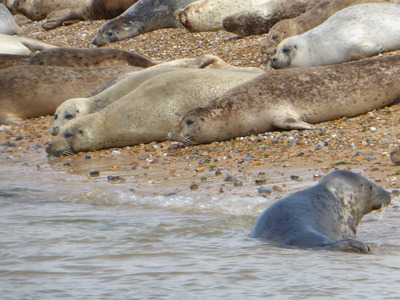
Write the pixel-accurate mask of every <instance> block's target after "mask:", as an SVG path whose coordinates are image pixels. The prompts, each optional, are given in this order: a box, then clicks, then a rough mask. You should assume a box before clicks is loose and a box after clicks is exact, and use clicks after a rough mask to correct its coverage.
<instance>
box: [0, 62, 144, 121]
mask: <svg viewBox="0 0 400 300" xmlns="http://www.w3.org/2000/svg"><path fill="white" fill-rule="evenodd" d="M141 69H142V68H138V67H105V68H63V67H53V66H20V67H14V68H8V69H5V70H2V71H0V90H1V93H0V123H3V124H4V123H11V122H16V121H19V120H21V119H23V118H32V117H39V116H45V115H52V114H54V112H55V110H56V108H57V107H58V106H59V105H60V104H61V103H62V102H63V101H65V100H67V99H69V98H71V97H84V96H86V95H87V94H89V93H90V92H91V91H92V90H94V89H96V88H98V87H99V86H101V85H102V84H104V83H106V82H107V81H109V80H111V79H112V78H114V77H116V76H120V75H121V74H122V73H124V72H125V73H129V72H133V71H137V70H141Z"/></svg>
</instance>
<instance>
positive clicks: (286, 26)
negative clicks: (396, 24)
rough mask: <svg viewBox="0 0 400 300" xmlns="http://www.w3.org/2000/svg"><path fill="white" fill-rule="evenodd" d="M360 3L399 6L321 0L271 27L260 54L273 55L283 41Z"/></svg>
mask: <svg viewBox="0 0 400 300" xmlns="http://www.w3.org/2000/svg"><path fill="white" fill-rule="evenodd" d="M362 3H395V4H400V0H323V1H321V2H320V3H319V4H317V5H315V6H314V7H313V8H311V9H310V10H309V11H307V12H305V13H304V14H302V15H300V16H298V17H296V18H293V19H285V20H282V21H280V22H278V23H277V24H275V25H274V26H272V28H271V30H270V31H269V32H268V35H267V37H266V39H265V40H264V41H263V42H262V44H261V52H262V53H264V54H267V55H273V54H274V50H275V48H276V46H278V44H279V43H280V42H282V41H283V40H284V39H286V38H288V37H291V36H294V35H299V34H302V33H304V32H306V31H308V30H310V29H312V28H314V27H317V26H318V25H320V24H321V23H323V22H324V21H325V20H326V19H328V18H329V17H330V16H332V15H333V14H334V13H336V12H338V11H340V10H342V9H343V8H346V7H348V6H352V5H356V4H362Z"/></svg>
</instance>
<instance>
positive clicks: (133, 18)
mask: <svg viewBox="0 0 400 300" xmlns="http://www.w3.org/2000/svg"><path fill="white" fill-rule="evenodd" d="M190 2H193V0H140V1H138V2H137V3H136V4H134V5H132V6H131V7H130V8H129V9H128V10H126V11H125V12H124V13H123V14H122V15H120V16H119V17H117V18H115V19H112V20H110V21H108V22H106V23H105V24H104V25H103V26H102V27H101V28H100V29H99V31H98V33H97V36H96V37H95V38H94V39H93V40H92V44H95V45H97V46H103V45H105V44H109V43H112V42H116V41H120V40H124V39H127V38H130V37H134V36H137V35H139V34H142V33H145V32H149V31H153V30H156V29H160V28H168V27H171V28H173V27H178V22H177V21H175V19H174V12H175V10H177V9H178V8H180V7H183V6H185V5H186V4H188V3H190Z"/></svg>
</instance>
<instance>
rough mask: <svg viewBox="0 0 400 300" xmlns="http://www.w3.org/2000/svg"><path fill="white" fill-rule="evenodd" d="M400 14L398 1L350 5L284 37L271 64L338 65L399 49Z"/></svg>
mask: <svg viewBox="0 0 400 300" xmlns="http://www.w3.org/2000/svg"><path fill="white" fill-rule="evenodd" d="M399 15H400V5H397V4H388V3H370V4H358V5H354V6H350V7H347V8H345V9H343V10H341V11H339V12H337V13H336V14H334V15H332V16H331V17H330V18H329V19H328V20H326V21H325V22H324V23H322V24H321V25H319V26H317V27H315V28H313V29H311V30H309V31H307V32H305V33H303V34H301V35H297V36H292V37H290V38H287V39H285V40H283V41H282V42H281V43H280V44H279V45H278V46H277V48H276V53H275V55H274V56H272V57H271V58H270V65H271V67H272V68H275V69H282V68H286V67H310V66H319V65H329V64H338V63H342V62H346V61H350V60H356V59H361V58H365V57H368V56H373V55H376V54H379V53H382V52H385V51H392V50H396V49H399V48H400V19H399V18H398V16H399ZM332 41H335V42H334V43H333V42H332Z"/></svg>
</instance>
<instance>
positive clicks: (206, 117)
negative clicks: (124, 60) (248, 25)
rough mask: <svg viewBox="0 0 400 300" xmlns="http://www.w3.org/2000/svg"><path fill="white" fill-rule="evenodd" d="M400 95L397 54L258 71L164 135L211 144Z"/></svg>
mask: <svg viewBox="0 0 400 300" xmlns="http://www.w3.org/2000/svg"><path fill="white" fill-rule="evenodd" d="M399 97H400V56H391V57H385V58H376V59H368V60H364V61H357V62H349V63H344V64H339V65H331V66H322V67H321V66H320V67H309V68H296V69H286V70H279V71H275V72H267V73H264V74H262V75H260V76H258V77H257V78H255V79H253V80H250V81H248V82H246V83H244V84H241V85H240V86H237V87H235V88H233V89H231V90H230V91H228V92H227V93H225V94H224V95H223V96H221V97H219V98H217V99H215V100H213V101H211V102H210V103H209V104H207V105H206V106H203V107H198V108H195V109H193V110H190V111H188V112H187V113H186V114H185V116H184V117H183V118H182V120H181V121H180V122H179V124H178V126H176V127H175V128H174V129H173V130H172V131H171V132H170V134H169V136H168V137H169V139H171V140H175V141H179V142H182V143H184V144H187V145H190V144H200V143H211V142H214V141H222V140H228V139H232V138H235V137H239V136H246V135H250V134H258V133H263V132H266V131H271V130H276V129H288V130H290V129H313V128H315V126H314V125H311V123H318V122H324V121H328V120H333V119H337V118H341V117H344V116H346V117H354V116H357V115H359V114H363V113H366V112H368V111H371V110H373V109H376V108H379V107H381V106H384V105H389V104H391V103H393V102H394V101H396V100H397V99H398V98H399Z"/></svg>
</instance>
